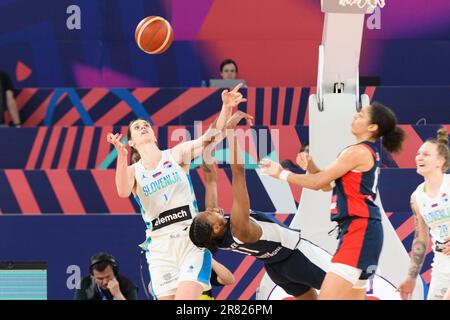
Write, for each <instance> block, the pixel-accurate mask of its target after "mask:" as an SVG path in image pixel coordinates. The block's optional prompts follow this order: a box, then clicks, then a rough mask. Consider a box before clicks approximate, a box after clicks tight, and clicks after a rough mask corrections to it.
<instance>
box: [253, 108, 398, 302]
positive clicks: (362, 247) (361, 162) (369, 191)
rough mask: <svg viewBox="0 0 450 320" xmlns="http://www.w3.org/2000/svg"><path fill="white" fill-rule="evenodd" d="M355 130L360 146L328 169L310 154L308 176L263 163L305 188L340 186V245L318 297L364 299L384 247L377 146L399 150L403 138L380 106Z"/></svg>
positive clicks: (357, 119)
mask: <svg viewBox="0 0 450 320" xmlns="http://www.w3.org/2000/svg"><path fill="white" fill-rule="evenodd" d="M351 129H352V134H353V135H354V136H355V138H356V141H357V143H356V144H354V145H352V146H349V147H347V148H346V149H344V150H343V151H342V152H341V153H340V155H339V156H338V158H337V160H336V161H335V162H334V163H333V164H332V165H331V166H329V167H328V168H327V169H325V170H323V171H322V170H320V169H319V168H317V166H316V165H315V164H314V162H313V161H312V159H311V158H310V157H308V156H305V155H304V156H303V165H302V168H303V169H306V170H307V171H308V174H294V173H291V172H289V171H285V170H283V168H282V167H281V166H280V165H279V164H278V163H275V162H273V161H270V160H264V161H262V162H261V167H262V169H263V170H264V171H265V172H266V173H268V174H269V175H271V176H272V177H275V178H279V179H284V180H286V181H288V182H289V183H293V184H298V185H301V186H302V187H305V188H309V189H313V190H320V189H323V190H331V188H332V185H333V184H335V186H334V190H333V195H334V197H333V198H334V200H335V201H336V202H335V203H333V204H332V212H331V220H333V221H336V222H337V223H338V225H339V244H338V248H337V251H336V253H335V255H334V257H333V260H332V265H331V267H330V269H329V270H328V273H327V276H326V278H325V280H324V283H323V285H322V287H321V290H320V295H319V299H365V295H366V287H367V279H369V278H370V277H371V276H372V275H374V274H375V271H376V268H377V266H378V259H379V257H380V253H381V248H382V245H383V228H382V224H381V215H380V210H379V208H378V206H377V205H376V204H375V197H376V194H377V189H378V175H379V165H380V154H379V150H378V147H377V143H376V142H377V140H378V139H379V138H382V145H383V147H384V148H385V149H386V150H387V151H389V152H397V151H399V150H400V149H401V146H402V143H403V139H404V132H403V130H402V129H400V128H399V127H398V126H397V120H396V117H395V114H394V113H393V112H392V111H391V110H390V109H389V108H387V107H385V106H383V105H381V104H379V103H372V104H371V105H370V106H368V107H364V108H362V109H361V111H360V112H359V113H357V114H356V115H355V116H354V118H353V121H352V127H351Z"/></svg>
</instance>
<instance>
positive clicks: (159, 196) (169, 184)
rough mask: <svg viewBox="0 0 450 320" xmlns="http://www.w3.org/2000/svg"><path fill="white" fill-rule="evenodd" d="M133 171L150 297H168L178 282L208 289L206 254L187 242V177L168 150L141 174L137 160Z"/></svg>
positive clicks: (190, 213) (191, 200)
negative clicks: (141, 219) (149, 168)
mask: <svg viewBox="0 0 450 320" xmlns="http://www.w3.org/2000/svg"><path fill="white" fill-rule="evenodd" d="M134 169H135V179H136V195H135V199H136V201H137V203H138V204H139V206H140V208H141V213H142V217H143V219H144V221H145V223H146V225H147V230H146V238H147V239H146V242H145V244H144V245H143V247H144V249H145V250H146V258H147V263H148V266H149V272H150V279H151V280H150V282H151V285H152V292H153V294H155V295H156V296H159V297H162V296H170V295H174V294H175V293H176V290H177V288H178V285H179V283H180V282H183V281H194V282H198V283H200V284H201V285H202V287H203V290H209V289H210V283H209V279H210V276H211V253H210V252H209V251H208V250H205V249H204V248H197V247H196V246H195V245H194V244H193V243H192V241H191V240H190V239H189V228H190V226H191V223H192V219H193V218H194V217H195V216H196V215H197V213H198V208H197V200H196V199H195V194H194V188H193V186H192V182H191V179H190V177H189V175H188V174H187V173H186V172H185V171H184V170H183V169H182V168H181V166H180V165H178V163H177V162H176V161H175V160H174V158H173V157H172V154H171V151H170V150H164V151H162V157H161V161H160V162H159V163H158V165H157V166H156V168H155V169H153V170H146V169H145V168H144V166H143V164H142V162H141V161H138V162H137V163H136V164H134Z"/></svg>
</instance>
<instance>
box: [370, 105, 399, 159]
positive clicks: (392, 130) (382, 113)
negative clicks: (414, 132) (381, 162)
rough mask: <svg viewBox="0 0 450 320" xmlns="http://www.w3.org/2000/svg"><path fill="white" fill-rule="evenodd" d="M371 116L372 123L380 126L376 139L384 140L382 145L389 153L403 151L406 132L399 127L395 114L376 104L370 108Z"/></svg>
mask: <svg viewBox="0 0 450 320" xmlns="http://www.w3.org/2000/svg"><path fill="white" fill-rule="evenodd" d="M370 116H371V120H372V123H373V124H376V125H378V130H377V132H376V134H375V138H381V139H382V145H383V147H384V148H385V149H386V150H387V151H389V152H391V153H396V152H399V151H400V150H401V149H402V144H403V140H404V139H405V132H404V131H403V129H401V128H400V127H398V126H397V118H396V116H395V114H394V112H392V110H391V109H389V108H388V107H386V106H384V105H382V104H381V103H378V102H374V103H372V104H371V106H370Z"/></svg>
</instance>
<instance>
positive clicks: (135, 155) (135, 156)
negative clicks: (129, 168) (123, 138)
mask: <svg viewBox="0 0 450 320" xmlns="http://www.w3.org/2000/svg"><path fill="white" fill-rule="evenodd" d="M138 120H143V119H135V120H132V121H131V122H130V123H129V124H128V130H127V139H128V141H130V140H131V126H132V125H133V123H135V122H136V121H138ZM130 149H131V156H130V164H133V163H136V162H138V161H139V160H140V159H141V155H140V154H139V152H138V151H137V150H136V149H135V148H133V147H131V146H130Z"/></svg>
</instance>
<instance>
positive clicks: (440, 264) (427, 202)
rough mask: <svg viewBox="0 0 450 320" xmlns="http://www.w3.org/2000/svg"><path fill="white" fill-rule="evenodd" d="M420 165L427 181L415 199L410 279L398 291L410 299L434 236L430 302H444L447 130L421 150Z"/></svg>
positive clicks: (449, 186) (448, 274)
mask: <svg viewBox="0 0 450 320" xmlns="http://www.w3.org/2000/svg"><path fill="white" fill-rule="evenodd" d="M416 165H417V173H418V174H420V175H421V176H423V177H424V180H425V181H424V182H423V183H421V184H420V185H419V186H418V187H417V189H416V190H415V191H414V192H413V194H412V195H411V207H412V211H413V214H414V218H415V225H416V227H415V229H416V230H415V236H414V241H413V245H412V250H411V251H412V252H411V262H410V267H409V271H408V276H407V278H406V280H405V281H403V282H402V283H401V284H400V286H399V288H398V291H399V292H400V296H401V297H402V299H410V297H411V294H412V292H413V291H414V287H415V283H416V278H417V276H418V274H419V272H420V270H421V269H422V264H423V261H424V259H425V255H426V251H427V247H428V237H429V236H428V234H429V233H430V234H431V240H432V243H433V251H434V259H433V264H432V272H431V283H430V288H429V290H428V297H427V299H428V300H440V299H443V298H444V296H445V295H446V292H447V290H449V288H450V175H449V174H445V172H446V171H447V169H448V168H449V166H450V151H449V148H448V133H447V131H446V130H445V129H443V128H442V129H440V130H439V131H438V134H437V139H430V140H427V141H426V142H425V143H424V144H423V145H422V146H421V147H420V149H419V151H418V152H417V156H416ZM447 297H448V294H447Z"/></svg>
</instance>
